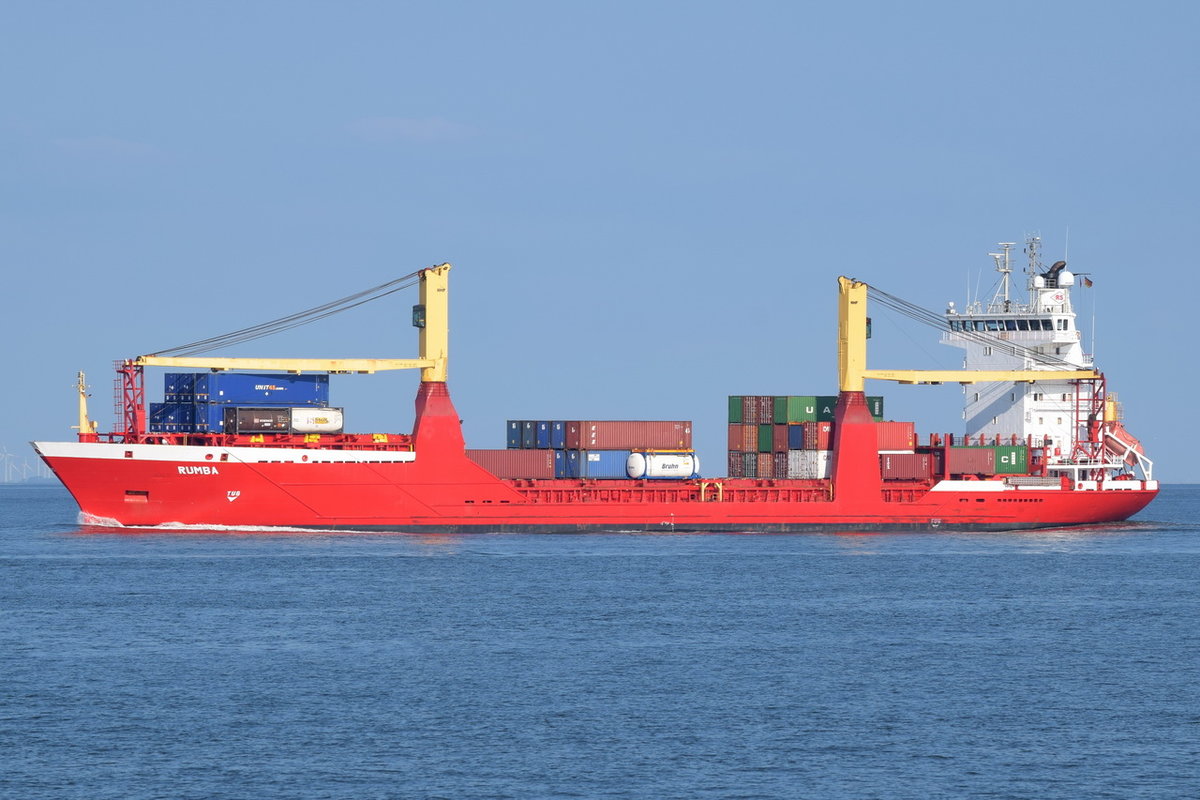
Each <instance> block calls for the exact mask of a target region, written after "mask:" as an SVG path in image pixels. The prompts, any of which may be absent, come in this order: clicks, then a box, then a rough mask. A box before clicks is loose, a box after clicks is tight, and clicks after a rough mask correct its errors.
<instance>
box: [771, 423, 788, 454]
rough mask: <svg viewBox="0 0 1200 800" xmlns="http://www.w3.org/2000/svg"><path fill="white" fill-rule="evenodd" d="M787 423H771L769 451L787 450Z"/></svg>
mask: <svg viewBox="0 0 1200 800" xmlns="http://www.w3.org/2000/svg"><path fill="white" fill-rule="evenodd" d="M789 427H791V426H789V425H772V426H771V428H772V431H773V433H772V435H771V452H772V453H786V452H787V451H788V428H789Z"/></svg>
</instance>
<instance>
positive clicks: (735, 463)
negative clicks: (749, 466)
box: [729, 450, 745, 478]
mask: <svg viewBox="0 0 1200 800" xmlns="http://www.w3.org/2000/svg"><path fill="white" fill-rule="evenodd" d="M744 472H745V470H743V469H742V453H741V451H740V450H731V451H729V477H731V478H741V477H743V473H744Z"/></svg>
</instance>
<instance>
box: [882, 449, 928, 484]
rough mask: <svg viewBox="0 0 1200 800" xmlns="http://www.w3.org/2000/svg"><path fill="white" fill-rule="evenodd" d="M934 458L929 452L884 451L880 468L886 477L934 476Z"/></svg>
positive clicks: (906, 478)
mask: <svg viewBox="0 0 1200 800" xmlns="http://www.w3.org/2000/svg"><path fill="white" fill-rule="evenodd" d="M933 468H934V459H933V456H932V455H931V454H929V453H884V454H882V455H880V456H879V469H880V472H882V473H883V477H884V478H891V479H893V480H899V479H905V480H919V479H922V478H931V477H933Z"/></svg>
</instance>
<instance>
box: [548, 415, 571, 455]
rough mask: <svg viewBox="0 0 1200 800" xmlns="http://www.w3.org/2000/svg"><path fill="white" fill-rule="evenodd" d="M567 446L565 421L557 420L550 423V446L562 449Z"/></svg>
mask: <svg viewBox="0 0 1200 800" xmlns="http://www.w3.org/2000/svg"><path fill="white" fill-rule="evenodd" d="M566 446H567V423H565V422H563V421H562V420H558V421H555V422H551V423H550V448H551V449H552V450H563V449H565V448H566Z"/></svg>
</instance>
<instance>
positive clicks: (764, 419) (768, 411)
mask: <svg viewBox="0 0 1200 800" xmlns="http://www.w3.org/2000/svg"><path fill="white" fill-rule="evenodd" d="M758 424H759V425H774V424H775V395H773V394H760V395H759V396H758Z"/></svg>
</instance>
